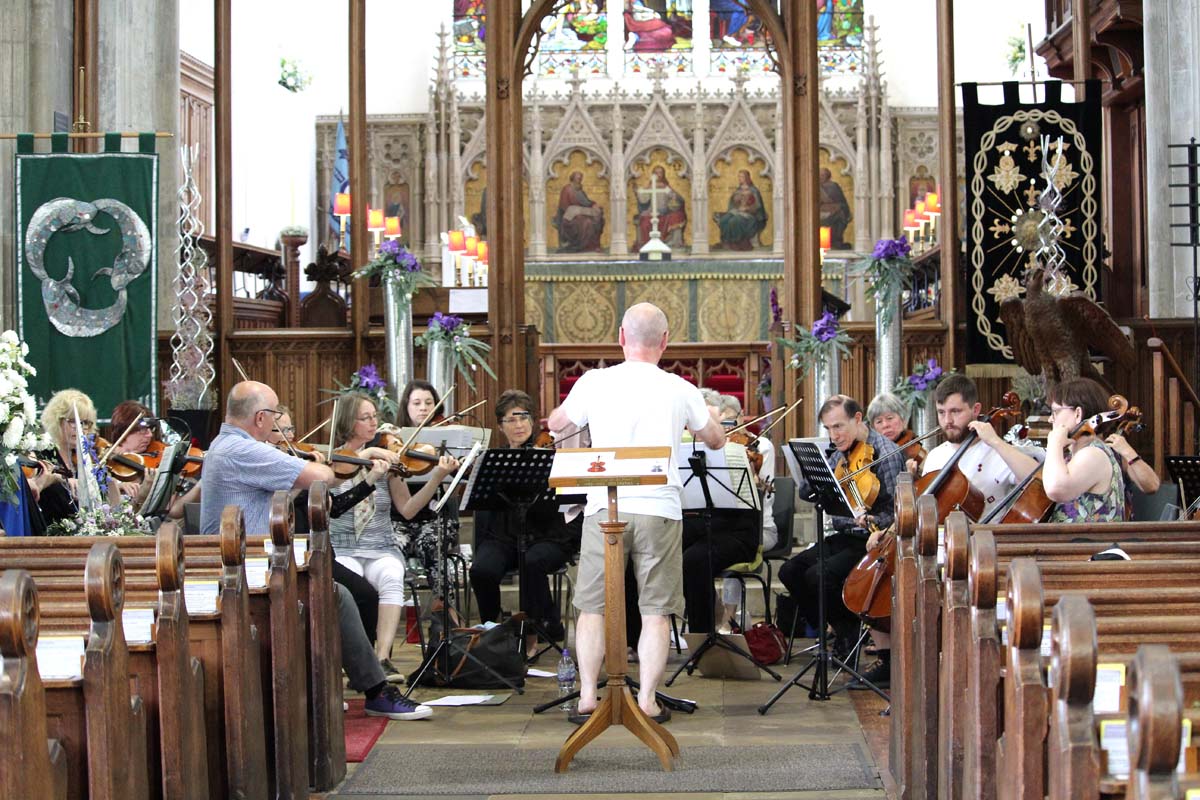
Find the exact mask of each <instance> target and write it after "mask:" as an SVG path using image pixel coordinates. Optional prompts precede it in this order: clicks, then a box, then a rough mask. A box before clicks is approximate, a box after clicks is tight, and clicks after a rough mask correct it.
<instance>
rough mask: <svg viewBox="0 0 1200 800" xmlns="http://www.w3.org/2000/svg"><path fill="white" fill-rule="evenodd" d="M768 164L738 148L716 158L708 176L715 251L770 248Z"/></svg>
mask: <svg viewBox="0 0 1200 800" xmlns="http://www.w3.org/2000/svg"><path fill="white" fill-rule="evenodd" d="M766 169H767V163H766V162H765V161H764V160H763V159H762V158H760V157H758V156H753V157H751V155H750V154H749V153H748V152H747V151H746V149H745V148H742V147H735V148H734V149H733V150H731V151H730V152H729V153H728V154H727V155H726V156H725V157H724V158H720V159H718V160H717V163H716V164H715V165H714V167H713V172H714V173H715V174H714V175H713V176H712V177H710V178H709V179H708V202H709V207H710V208H712V210H713V214H712V219H711V221H710V222H709V225H708V241H709V244H710V246H711V247H712V249H713V250H730V251H746V250H763V249H767V250H769V249H770V248H771V244H772V229H771V224H770V220H771V207H770V202H771V179H770V178H768V177H767V176H766V175H765V174H764V173H765V172H766Z"/></svg>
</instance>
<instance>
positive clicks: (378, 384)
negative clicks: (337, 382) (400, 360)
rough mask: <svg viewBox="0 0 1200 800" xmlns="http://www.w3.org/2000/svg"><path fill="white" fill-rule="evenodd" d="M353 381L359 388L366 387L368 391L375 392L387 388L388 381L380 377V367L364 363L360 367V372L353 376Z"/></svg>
mask: <svg viewBox="0 0 1200 800" xmlns="http://www.w3.org/2000/svg"><path fill="white" fill-rule="evenodd" d="M350 380H351V383H353V384H357V388H359V389H365V390H366V391H368V392H375V391H379V390H382V389H386V388H387V381H385V380H384V379H383V378H381V377H379V368H378V367H376V366H375V365H374V364H364V365H363V366H361V367H359V368H358V372H356V373H354V375H353V376H352V377H351V379H350Z"/></svg>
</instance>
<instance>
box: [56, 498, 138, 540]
mask: <svg viewBox="0 0 1200 800" xmlns="http://www.w3.org/2000/svg"><path fill="white" fill-rule="evenodd" d="M150 532H151V531H150V523H149V521H147V520H146V518H145V517H143V516H142V515H141V514H138V513H136V512H135V511H134V510H133V509H132V508H131V507H130V506H129V505H127V504H125V503H122V504H121V505H118V506H116V507H113V506H110V505H109V504H108V503H104V504H102V505H100V506H97V507H96V508H94V509H92V510H91V511H80V512H79V513H77V514H76V515H75V516H73V517H67V518H65V519H60V520H59V521H58V522H55V523H54V524H52V525H50V527H48V528H47V529H46V535H47V536H149V535H150Z"/></svg>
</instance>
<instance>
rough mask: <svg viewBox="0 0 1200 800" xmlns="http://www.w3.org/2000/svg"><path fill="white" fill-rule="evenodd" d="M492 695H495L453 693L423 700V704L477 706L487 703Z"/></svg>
mask: <svg viewBox="0 0 1200 800" xmlns="http://www.w3.org/2000/svg"><path fill="white" fill-rule="evenodd" d="M492 697H493V695H490V694H457V695H453V694H452V695H446V696H445V697H439V698H437V699H436V700H423V701H421V704H422V705H426V706H477V705H479V704H480V703H486V702H487V701H488V700H491V699H492Z"/></svg>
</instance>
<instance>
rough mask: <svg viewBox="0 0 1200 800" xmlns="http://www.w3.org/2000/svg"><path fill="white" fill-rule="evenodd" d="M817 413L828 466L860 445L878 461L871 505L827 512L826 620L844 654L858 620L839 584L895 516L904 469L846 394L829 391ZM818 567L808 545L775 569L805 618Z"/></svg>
mask: <svg viewBox="0 0 1200 800" xmlns="http://www.w3.org/2000/svg"><path fill="white" fill-rule="evenodd" d="M818 416H819V419H820V420H821V424H822V425H823V426H824V427H825V430H826V432H827V433H828V434H829V443H830V446H831V450H830V451H829V452H827V454H826V459H827V460H828V461H829V466H830V467H831V468H834V469H836V467H837V466H838V465H839V464H841V463H843V462H848V458H849V455H850V454H851V453H852V452H854V451H855V450H856V448H857V446H858V445H860V444H862V443H865V444H867V445H869V446H870V447H871V449H872V450H873V451H874V456H873V458H875V459H882V460H881V461H879V463H877V464H876V465H875V466H874V467H872V468H871V470H872V472H874V474H875V475H876V477H877V478H878V480H879V492H878V495H877V497H876V498H875V502H874V503H873V504H872V505H871V507H870V508H867V509H864V510H863V511H862V513H861V514H860V515H859V516H858V517H856V518H850V517H837V516H831V517H829V520H828V521H829V522H830V524H832V526H833V528H834V530H835V531H836V533H835V534H833V535H832V536H828V537H826V539H825V559H824V586H825V609H826V618H827V619H828V621H829V624H830V625H832V627H833V630H834V633H835V635H836V637H837V644H836V647H835V649H837V650H838V651H839V652H841V653H842V654H845V653H847V652H848V650H849V648H850V646H851V645H853V643H854V641H855V639H856V638H857V633H858V625H859V618H858V617H857V616H855V615H854V614H853V613H852V612H851V611H850V610H849V609H847V608H846V606H845V604H844V603H843V602H842V584H843V583H844V582H845V580H846V576H847V575H849V574H850V572H851V570H853V569H854V566H855V564H857V563H858V562H859V561H860V560H862V557H863V556H864V555H866V553H867V549H868V545H873V544H875V542H876V541H877V540H878V538H879V536H880V535H881V534H882V530H883V529H886V528H887V527H888V526H889V525H891V524H892V521H893V519H894V518H895V500H894V498H895V489H896V476H897V475H898V474H899V473H900V471H901V470H903V469H904V457H903V456H902V455H901V454H900V450H899V449H897V448H896V445H895V444H893V443H892V442H891V441H889V440H888V439H887V437H885V436H883V435H882V434H880V433H879V432H878V431H875V430H872V429H871V428H869V427H868V426H867V424H866V422H864V421H863V412H862V406H861V405H859V403H858V401H857V400H855V399H853V398H851V397H847V396H846V395H834V396H833V397H831V398H829V399H828V400H826V401H825V403H824V404H823V405H822V406H821V409H820V412H819V415H818ZM797 489H798V491H799V493H800V497H802V498H804V497H811V496H812V490H811V489H810V488H809V487H808V486H807V485H806V484H804V483H801V484H800V485H799V486H798V487H797ZM847 494H848V495H849V494H850V492H847ZM868 528H871V529H873V530H874V531H875V532H873V533H871V534H870V535H869V538H870V539H871V540H872V541H870V542H868V533H867V529H868ZM821 566H822V565H821V563H820V559H818V553H817V548H816V547H811V548H809V549H808V550H805V551H804V552H803V553H800V554H799V555H797V556H793V557H792V558H791V560H789V561H788V562H787V563H786V564H784V565H783V567H782V568H780V570H779V580H780V581H781V582H782V583H783V585H784V586H786V587H787V589H788V591H789V592H790V593H791V595H792V597H793V598H794V599H795V601H796V606H797V611H798V613H799V614H801V615H802V616H803V617H804V618H805V619H807V620H809V621H810V622H812V621H815V620H816V619H817V599H818V594H817V593H818V587H819V585H820V584H819V579H820V577H821V573H820V570H821ZM821 633H822V634H824V631H821Z"/></svg>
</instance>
